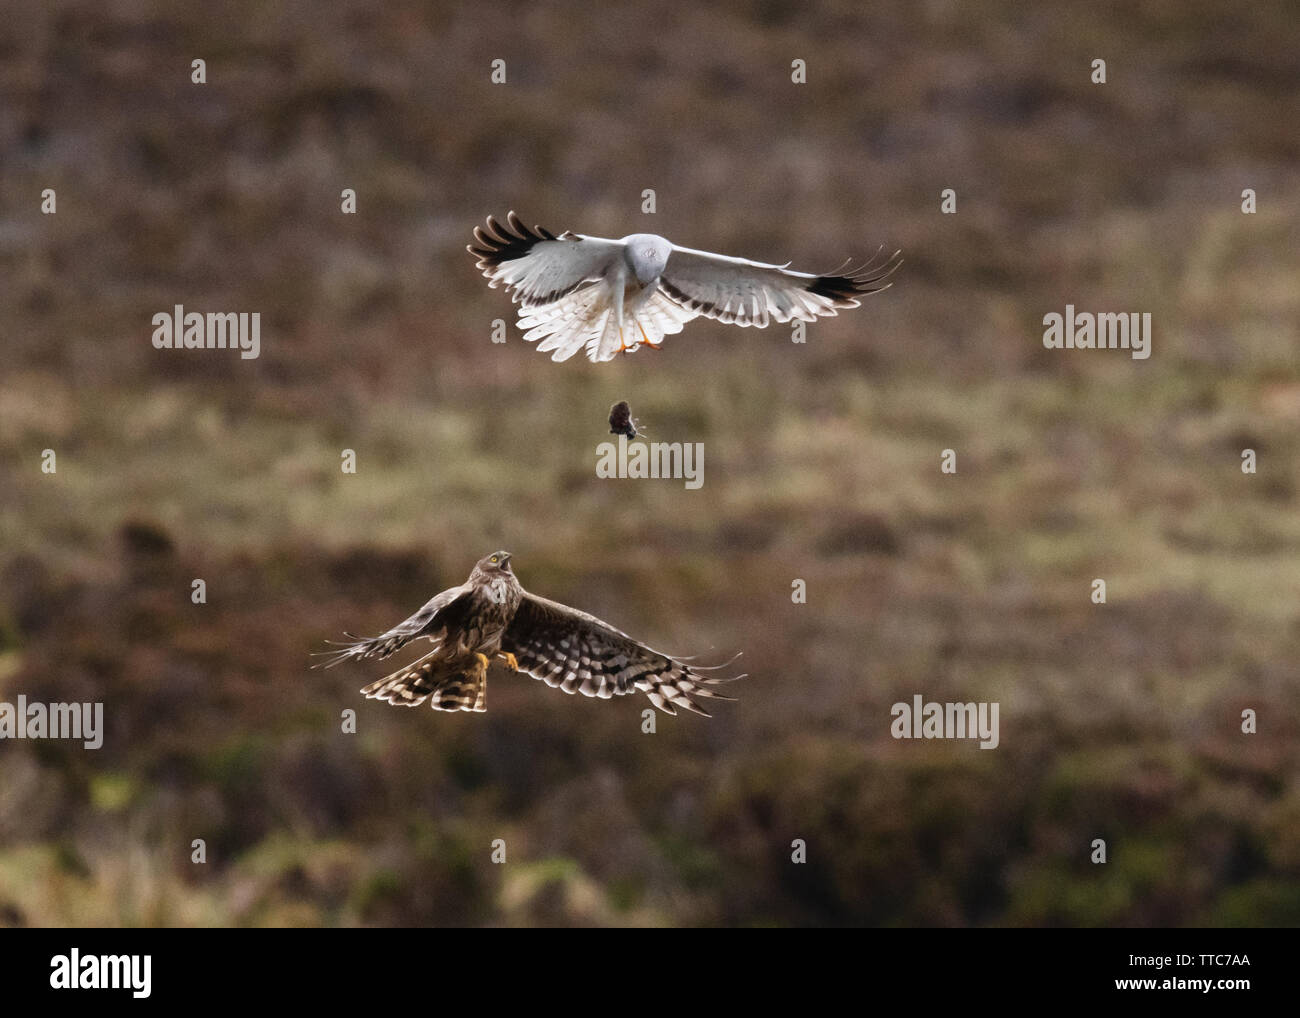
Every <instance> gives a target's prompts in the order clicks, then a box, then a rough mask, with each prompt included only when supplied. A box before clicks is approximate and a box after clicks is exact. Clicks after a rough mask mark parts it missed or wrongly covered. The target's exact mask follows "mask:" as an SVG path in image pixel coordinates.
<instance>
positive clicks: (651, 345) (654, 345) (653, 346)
mask: <svg viewBox="0 0 1300 1018" xmlns="http://www.w3.org/2000/svg"><path fill="white" fill-rule="evenodd" d="M636 327H637V328H638V329H640V330H641V338H642V339H643V340H645V345H646V346H648V347H649V348H650V349H651V350H658V349H659V347H660V344H659V343H651V342H650V337H649V336H647V335H646V334H645V326H644V325H642V324H641V323H640V322H637V323H636Z"/></svg>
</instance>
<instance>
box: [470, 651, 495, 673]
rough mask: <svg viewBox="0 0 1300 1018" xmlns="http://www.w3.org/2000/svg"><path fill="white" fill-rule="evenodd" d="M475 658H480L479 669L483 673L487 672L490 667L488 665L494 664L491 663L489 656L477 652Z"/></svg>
mask: <svg viewBox="0 0 1300 1018" xmlns="http://www.w3.org/2000/svg"><path fill="white" fill-rule="evenodd" d="M474 656H475V657H476V658H478V661H479V668H480V669H481V670H482V671H487V667H488V665H490V664H491V663H492V662H491V661H489V660H488V656H487V655H486V654H481V653H479V652H478V651H475V652H474Z"/></svg>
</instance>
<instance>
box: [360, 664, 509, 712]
mask: <svg viewBox="0 0 1300 1018" xmlns="http://www.w3.org/2000/svg"><path fill="white" fill-rule="evenodd" d="M437 654H438V651H433V652H432V653H430V654H426V655H425V656H424V657H422V658H420V660H418V661H416V662H415V663H413V664H411V665H408V666H407V667H405V668H401V669H399V670H398V671H396V672H393V674H392V675H389V676H386V677H385V678H382V679H380V680H379V681H378V682H372V683H371V684H370V685H368V686H365V687H364V688H363V689H362V690H361V692H362V693H364V694H365V695H366V697H368V698H370V699H374V700H384V701H386V702H388V703H391V704H400V705H401V706H403V707H418V706H419V705H420V704H422V703H424V701H425V700H428V701H429V706H430V707H432V708H433V709H434V710H447V711H455V710H465V711H476V712H479V713H482V712H483V711H486V710H487V658H485V657H483V655H481V654H480V655H477V660H475V661H474V663H473V664H471V665H470V666H468V667H465V666H463V665H461V666H453V667H452V668H450V669H449V667H448V665H447V663H446V662H444V661H437V660H434V658H435V657H436V655H437Z"/></svg>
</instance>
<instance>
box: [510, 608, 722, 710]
mask: <svg viewBox="0 0 1300 1018" xmlns="http://www.w3.org/2000/svg"><path fill="white" fill-rule="evenodd" d="M501 649H502V651H507V652H509V653H511V654H514V656H515V657H516V659H518V661H519V669H520V671H524V672H527V673H528V674H529V675H531V676H533V678H535V679H541V680H542V681H543V682H545V683H546V684H547V685H548V686H554V687H558V688H560V689H562V690H564V691H565V692H566V693H581V694H582V695H583V696H596V697H600V698H601V699H603V700H607V699H609V698H610V697H614V696H623V695H625V694H627V693H631V692H634V691H638V692H642V693H645V694H646V696H648V697H649V698H650V702H651V703H653V704H654V705H655V706H656V707H658V708H659V709H660V710H661V711H665V712H666V713H668V714H676V713H677V711H676V710H675V709H674V707H682V708H685V709H686V710H689V711H694V712H695V713H696V714H703V715H704V716H705V717H709V716H710V715H709V714H708V712H707V711H705V710H703V709H702V708H701V707H700V705H699V704H698V703H697V702H696V699H697V698H703V699H710V700H731V699H734V697H730V696H722V695H721V694H719V693H715V692H714V691H713V690H712V689H710V688H709V687H711V686H715V685H718V684H719V683H722V682H731V681H734V680H735V679H743V678H744V676H743V675H736V676H731V677H727V678H713V677H705V676H703V675H702V674H700V673H701V672H705V671H710V670H712V669H708V668H699V667H692V666H691V665H688V664H686V663H685V662H683V661H681V660H680V659H678V658H674V657H670V656H669V655H667V654H661V653H659V652H658V651H657V650H652V649H651V648H649V647H647V646H646V645H645V644H643V643H638V642H637V641H636V640H634V639H632V637H630V636H628V635H627V634H626V633H622V632H619V630H617V629H615V628H614V627H613V626H611V625H608V624H607V623H605V622H602V621H601V620H600V619H598V618H596V617H595V616H593V615H588V614H586V613H585V612H580V611H578V610H577V609H576V608H570V607H568V606H567V605H562V604H558V603H556V602H555V601H548V600H547V599H546V598H544V597H538V596H537V595H535V594H528V593H525V594H524V596H523V600H522V601H520V603H519V610H518V611H517V612H515V617H514V621H512V622H511V623H510V625H509V626H508V627H507V628H506V631H505V635H504V637H503V638H502V640H501Z"/></svg>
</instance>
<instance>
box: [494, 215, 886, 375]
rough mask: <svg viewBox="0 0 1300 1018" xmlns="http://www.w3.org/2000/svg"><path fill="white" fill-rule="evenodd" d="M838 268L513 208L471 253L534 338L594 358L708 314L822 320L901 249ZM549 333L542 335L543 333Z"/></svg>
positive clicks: (880, 276)
mask: <svg viewBox="0 0 1300 1018" xmlns="http://www.w3.org/2000/svg"><path fill="white" fill-rule="evenodd" d="M883 250H884V249H883V248H882V249H881V250H880V251H877V253H876V257H875V258H872V259H871V260H870V261H868V262H866V263H865V264H863V265H860V266H857V267H856V268H850V267H847V264H848V263H845V266H841V267H840V269H837V270H836V272H835V273H833V274H831V275H825V276H819V275H815V274H813V273H809V272H795V271H793V270H791V269H790V268H789V267H788V263H787V264H786V265H767V264H765V263H763V262H751V261H747V260H746V259H744V258H730V257H728V256H726V255H720V254H713V253H712V252H709V251H694V250H692V249H691V248H688V247H678V246H677V245H675V244H672V243H670V242H669V241H667V240H665V239H664V238H663V237H657V236H655V235H654V234H653V233H634V234H631V235H630V236H627V237H624V238H622V239H621V240H606V239H605V238H603V237H587V236H584V235H582V234H580V233H572V232H569V233H562V234H560V235H559V236H558V237H557V236H555V234H553V233H551V232H550V231H549V230H546V229H543V228H542V227H540V226H535V227H533V228H532V229H531V230H530V229H529V228H528V227H527V226H525V225H524V223H523V221H522V220H521V219H520V218H519V217H518V216H517V215H515V213H514V212H511V213H510V214H509V215H508V216H507V217H506V221H505V223H504V224H502V223H499V222H498V221H497V220H496V219H494V218H492V217H491V216H489V217H488V220H487V225H486V226H480V227H476V228H475V230H474V243H473V244H471V245H469V252H470V254H472V255H474V256H475V257H476V258H478V267H479V269H481V270H482V272H483V275H485V276H486V277H487V278H488V280H489V285H490V286H494V287H495V286H498V285H500V286H504V287H505V288H506V291H507V292H508V293H509V294H510V296H511V299H512V300H513V301H514V302H515V303H517V304H518V305H519V309H518V315H519V327H520V328H521V329H524V330H525V332H524V339H526V340H528V341H529V342H530V343H532V342H537V343H538V345H537V349H539V350H542V351H544V352H547V353H549V354H550V355H551V360H554V361H566V360H568V359H569V358H570V357H572V356H573V355H574V354H576V353H577V352H578V351H579V350H583V349H585V350H586V351H587V357H588V358H589V359H590V360H593V361H608V360H612V359H613V358H614V355H615V354H618V353H631V352H632V351H633V350H637V349H639V348H640V347H642V346H648V347H650V348H651V349H654V350H657V349H659V347H660V346H661V345H662V344H663V340H664V337H665V336H669V335H672V334H674V333H678V332H681V331H682V328H683V326H685V325H686V323H687V322H689V321H690V320H691V319H692V318H696V317H698V316H699V315H704V316H705V317H706V318H716V319H718V320H719V321H723V322H731V323H734V324H735V325H741V326H750V325H754V326H757V327H758V328H760V329H762V328H766V326H767V325H768V324H769V323H770V322H774V321H775V322H789V321H791V320H793V319H796V318H797V319H800V320H801V321H805V322H812V321H815V320H816V319H817V318H819V317H825V316H829V315H834V314H836V313H838V312H839V311H841V310H843V309H845V308H855V307H857V306H858V305H859V303H860V302H859V300H858V298H860V297H863V296H865V295H866V294H869V293H877V292H879V291H881V290H884V289H886V288H887V287H888V286H889V285H890V284H889V283H886V282H885V281H884V280H885V279H886V278H887V277H888V276H889V275H890V274H891V273H892V272H893V271H894V270H895V269H897V268H898V266H899V264H900V263H901V262H900V259H899V254H900V252H898V251H895V252H894V253H893V254H892V255H889V256H887V257H882V253H883ZM539 340H540V342H538V341H539Z"/></svg>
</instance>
